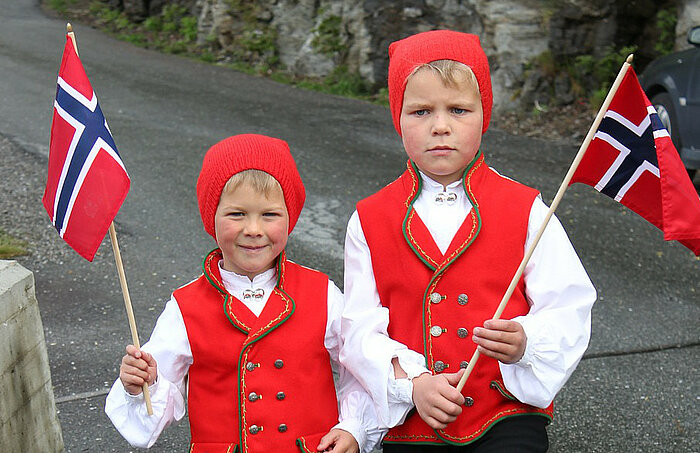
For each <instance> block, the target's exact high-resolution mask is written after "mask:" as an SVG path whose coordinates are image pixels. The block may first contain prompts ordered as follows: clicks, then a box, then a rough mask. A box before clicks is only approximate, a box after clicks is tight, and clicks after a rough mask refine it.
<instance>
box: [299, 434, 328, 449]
mask: <svg viewBox="0 0 700 453" xmlns="http://www.w3.org/2000/svg"><path fill="white" fill-rule="evenodd" d="M326 434H328V431H323V432H320V433H316V434H308V435H306V436H301V437H299V438H298V439H297V446H298V447H299V450H300V451H301V452H302V453H316V452H317V451H318V450H316V447H318V444H320V443H321V438H322V437H323V436H325V435H326Z"/></svg>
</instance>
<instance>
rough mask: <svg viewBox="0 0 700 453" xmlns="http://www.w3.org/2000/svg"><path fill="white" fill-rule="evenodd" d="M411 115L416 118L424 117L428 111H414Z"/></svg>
mask: <svg viewBox="0 0 700 453" xmlns="http://www.w3.org/2000/svg"><path fill="white" fill-rule="evenodd" d="M413 114H414V115H416V116H424V115H427V114H428V110H427V109H421V110H416V111H415V112H413Z"/></svg>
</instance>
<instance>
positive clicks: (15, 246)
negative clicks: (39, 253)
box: [0, 230, 28, 260]
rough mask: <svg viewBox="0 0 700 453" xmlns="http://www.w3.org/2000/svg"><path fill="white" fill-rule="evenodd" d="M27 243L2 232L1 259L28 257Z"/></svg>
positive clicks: (0, 236)
mask: <svg viewBox="0 0 700 453" xmlns="http://www.w3.org/2000/svg"><path fill="white" fill-rule="evenodd" d="M27 253H28V252H27V243H26V242H24V241H21V240H19V239H16V238H14V237H12V236H10V235H9V234H7V233H5V232H4V231H2V230H0V259H2V260H6V259H10V258H14V257H16V256H22V255H26V254H27Z"/></svg>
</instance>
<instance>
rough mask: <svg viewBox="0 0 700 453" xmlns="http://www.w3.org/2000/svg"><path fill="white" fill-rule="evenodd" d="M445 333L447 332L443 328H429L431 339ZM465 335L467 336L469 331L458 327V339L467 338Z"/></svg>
mask: <svg viewBox="0 0 700 453" xmlns="http://www.w3.org/2000/svg"><path fill="white" fill-rule="evenodd" d="M446 332H447V329H446V328H444V327H440V326H431V327H430V335H432V336H433V337H436V338H437V337H439V336H440V335H442V334H443V333H446ZM467 335H469V330H467V328H466V327H460V328H459V329H457V336H458V337H459V338H467Z"/></svg>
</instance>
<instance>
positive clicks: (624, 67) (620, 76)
mask: <svg viewBox="0 0 700 453" xmlns="http://www.w3.org/2000/svg"><path fill="white" fill-rule="evenodd" d="M631 63H632V55H630V56H628V57H627V60H626V61H625V62H624V63H623V64H622V68H620V72H619V73H618V74H617V77H616V78H615V82H614V83H613V85H612V87H611V88H610V91H609V92H608V95H607V96H606V97H605V101H603V105H602V106H601V107H600V110H599V111H598V115H596V117H595V120H594V121H593V124H592V125H591V128H590V129H589V130H588V134H586V138H585V139H584V140H583V143H582V144H581V147H580V148H579V150H578V153H576V157H575V158H574V161H573V162H572V163H571V167H570V168H569V171H568V172H567V173H566V176H565V177H564V181H562V183H561V185H560V186H559V190H558V191H557V194H556V196H555V197H554V200H553V201H552V205H551V206H550V207H549V211H547V215H546V216H545V218H544V220H543V221H542V226H540V229H539V231H538V232H537V235H536V236H535V238H534V240H533V241H532V244H531V245H530V247H529V248H528V250H527V252H526V253H525V256H523V259H522V261H521V262H520V266H518V269H517V270H516V271H515V275H514V276H513V279H512V280H511V282H510V285H509V286H508V289H507V290H506V292H505V294H504V295H503V299H501V302H500V303H499V304H498V308H496V312H495V313H494V315H493V319H499V318H500V317H501V314H502V313H503V310H505V309H506V305H508V301H509V300H510V296H511V295H513V291H515V287H516V286H517V285H518V281H519V280H520V277H521V276H522V274H523V272H524V271H525V266H527V263H528V261H530V257H532V254H533V253H534V251H535V247H537V244H538V243H539V241H540V238H541V237H542V234H543V233H544V230H545V228H547V224H548V223H549V219H551V218H552V215H553V214H554V211H555V210H556V209H557V207H558V206H559V202H561V199H562V198H563V197H564V192H566V189H567V188H568V187H569V183H570V182H571V179H572V178H573V176H574V173H575V172H576V169H577V168H578V165H579V164H580V163H581V160H582V159H583V155H584V154H585V153H586V149H587V148H588V145H590V143H591V141H592V140H593V137H594V136H595V133H596V131H597V130H598V126H600V122H601V121H602V120H603V117H604V116H605V113H606V111H607V110H608V107H609V106H610V103H611V102H612V99H613V97H614V96H615V93H616V92H617V89H618V88H619V87H620V84H622V80H623V78H624V77H625V74H626V73H627V70H628V69H629V67H630V64H631ZM480 355H481V354H480V353H479V349H477V350H476V351H474V354H473V355H472V358H471V359H469V365H467V368H466V370H465V371H464V374H463V375H462V378H461V379H460V380H459V382H458V383H457V386H456V388H457V390H458V391H459V392H461V391H462V389H463V388H464V384H466V382H467V379H468V378H469V375H470V374H471V372H472V370H473V369H474V366H475V365H476V362H477V360H479V356H480Z"/></svg>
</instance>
